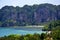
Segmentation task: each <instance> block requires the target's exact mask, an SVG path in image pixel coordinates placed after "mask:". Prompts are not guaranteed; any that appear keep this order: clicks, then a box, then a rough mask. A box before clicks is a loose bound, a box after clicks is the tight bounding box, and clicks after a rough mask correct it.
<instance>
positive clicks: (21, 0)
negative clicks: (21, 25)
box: [0, 0, 60, 8]
mask: <svg viewBox="0 0 60 40" xmlns="http://www.w3.org/2000/svg"><path fill="white" fill-rule="evenodd" d="M44 3H49V4H53V5H60V0H0V8H2V7H3V6H6V5H8V6H14V7H16V6H19V7H23V6H24V5H34V4H37V5H39V4H44Z"/></svg>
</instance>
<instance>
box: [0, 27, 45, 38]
mask: <svg viewBox="0 0 60 40" xmlns="http://www.w3.org/2000/svg"><path fill="white" fill-rule="evenodd" d="M43 32H44V31H42V30H41V29H36V28H2V27H0V37H3V36H8V35H10V34H20V35H25V34H34V33H38V34H41V33H43ZM44 33H45V32H44Z"/></svg>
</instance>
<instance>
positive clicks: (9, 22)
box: [0, 4, 60, 27]
mask: <svg viewBox="0 0 60 40" xmlns="http://www.w3.org/2000/svg"><path fill="white" fill-rule="evenodd" d="M52 20H60V5H57V6H56V5H52V4H40V5H33V6H28V5H25V6H24V7H18V6H17V7H13V6H4V7H2V8H1V9H0V26H2V27H4V26H25V25H40V24H41V23H45V22H49V21H52Z"/></svg>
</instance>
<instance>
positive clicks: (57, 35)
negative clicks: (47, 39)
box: [52, 26, 60, 40]
mask: <svg viewBox="0 0 60 40" xmlns="http://www.w3.org/2000/svg"><path fill="white" fill-rule="evenodd" d="M52 37H53V38H54V40H60V26H58V27H56V28H54V29H53V30H52Z"/></svg>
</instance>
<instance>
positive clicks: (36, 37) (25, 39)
mask: <svg viewBox="0 0 60 40" xmlns="http://www.w3.org/2000/svg"><path fill="white" fill-rule="evenodd" d="M42 36H43V37H44V36H45V35H44V33H43V34H41V35H40V34H36V33H35V34H33V35H32V34H27V35H16V34H12V35H9V36H4V37H0V40H42V39H44V38H42V39H41V37H42Z"/></svg>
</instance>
